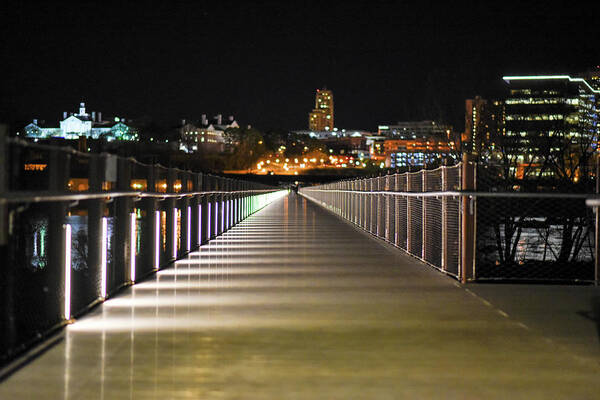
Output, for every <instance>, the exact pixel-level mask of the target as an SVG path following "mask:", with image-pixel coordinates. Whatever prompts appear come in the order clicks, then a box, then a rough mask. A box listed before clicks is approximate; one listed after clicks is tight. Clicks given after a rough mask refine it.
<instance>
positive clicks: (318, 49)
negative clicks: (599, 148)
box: [0, 1, 600, 130]
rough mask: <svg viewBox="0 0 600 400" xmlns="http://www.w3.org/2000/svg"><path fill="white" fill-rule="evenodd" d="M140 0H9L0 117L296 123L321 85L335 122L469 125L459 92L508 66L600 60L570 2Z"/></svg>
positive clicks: (495, 90)
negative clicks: (83, 109) (96, 115)
mask: <svg viewBox="0 0 600 400" xmlns="http://www.w3.org/2000/svg"><path fill="white" fill-rule="evenodd" d="M133 3H134V2H125V1H123V2H120V3H109V2H97V3H89V2H84V1H82V2H76V3H64V2H60V1H59V2H46V3H33V2H31V3H28V2H13V3H8V4H6V3H5V4H4V6H3V7H4V8H5V12H4V13H3V16H2V27H1V28H0V29H1V30H2V40H3V46H2V51H3V54H2V62H3V64H4V67H3V68H5V71H7V72H5V73H4V74H3V75H2V77H3V81H4V82H3V83H2V86H3V90H2V100H1V103H0V106H1V107H2V110H1V111H2V114H1V117H2V118H3V119H5V120H8V121H10V122H13V123H14V122H15V121H20V120H30V119H32V118H40V119H47V120H51V121H58V119H59V118H60V117H61V116H62V112H63V111H70V112H72V111H76V107H77V105H78V103H79V102H80V101H82V100H83V101H85V102H86V104H87V106H88V111H91V110H97V111H101V112H102V113H103V115H104V116H113V115H118V116H122V117H130V118H135V117H142V116H149V117H153V118H155V119H157V120H159V121H162V122H164V123H176V121H178V120H179V119H181V118H188V119H199V118H200V115H201V114H203V113H206V114H208V115H209V116H211V115H215V114H217V113H222V114H224V115H230V114H233V115H235V116H236V119H237V120H238V121H240V122H241V123H243V124H252V125H254V126H257V127H259V128H263V129H270V128H283V129H305V128H306V127H307V114H308V112H309V111H310V109H311V108H312V107H313V105H314V91H315V89H317V88H319V87H323V86H326V87H327V88H329V89H332V90H333V92H334V99H335V107H336V109H335V117H336V126H338V127H340V128H356V129H365V130H376V129H377V125H378V124H382V123H393V122H395V121H400V120H422V119H438V120H441V121H445V122H449V123H452V124H453V125H455V127H456V128H457V129H462V125H463V118H464V99H465V98H468V97H472V96H474V95H478V94H479V95H482V96H484V97H493V96H501V94H502V93H503V89H504V84H503V81H502V79H501V78H502V76H503V75H508V74H528V73H533V74H540V73H574V72H580V71H584V70H588V69H591V68H593V67H594V66H596V65H598V64H600V47H599V45H600V33H599V31H600V7H599V6H598V5H593V6H590V5H584V4H585V3H584V2H577V1H569V2H563V3H559V5H554V2H552V3H551V2H537V1H535V2H527V5H522V4H521V5H519V3H516V2H515V3H511V2H497V3H492V2H487V1H479V2H467V3H456V2H447V5H445V6H439V5H437V2H426V1H421V2H391V1H364V2H358V1H345V2H339V4H338V3H337V2H335V3H331V2H326V1H321V2H301V1H297V2H289V3H288V2H284V1H263V2H245V3H242V4H240V3H238V2H227V1H219V2H205V1H198V2H193V3H188V2H176V3H171V2H167V1H165V2H157V3H146V5H141V4H137V2H136V4H135V5H134V4H133ZM140 3H141V2H140ZM597 3H598V2H596V4H597ZM149 4H151V5H149Z"/></svg>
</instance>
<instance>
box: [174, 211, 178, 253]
mask: <svg viewBox="0 0 600 400" xmlns="http://www.w3.org/2000/svg"><path fill="white" fill-rule="evenodd" d="M173 258H177V209H176V208H174V209H173Z"/></svg>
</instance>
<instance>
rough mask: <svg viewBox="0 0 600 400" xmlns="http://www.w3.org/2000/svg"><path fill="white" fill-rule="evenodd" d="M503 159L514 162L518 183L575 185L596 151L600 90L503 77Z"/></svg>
mask: <svg viewBox="0 0 600 400" xmlns="http://www.w3.org/2000/svg"><path fill="white" fill-rule="evenodd" d="M504 80H505V81H506V83H507V84H508V85H509V95H508V97H507V98H506V100H505V115H504V131H503V134H504V135H503V137H502V138H501V140H502V143H501V144H502V149H501V152H502V157H504V159H505V160H506V159H510V160H511V161H512V160H514V161H515V163H513V165H512V166H511V167H510V168H511V170H512V171H511V172H512V173H513V174H514V176H515V177H516V178H531V177H537V176H539V175H541V177H557V176H558V177H561V178H568V179H570V180H573V181H577V180H578V177H579V176H580V174H581V173H582V172H585V171H582V169H583V168H587V166H586V164H585V163H584V162H582V161H581V160H589V159H590V157H591V154H592V153H593V152H594V151H595V150H596V148H597V143H598V134H599V126H600V114H599V109H598V105H599V104H598V96H599V95H600V90H599V89H596V88H594V86H592V85H591V84H590V83H589V82H588V81H587V80H586V79H584V78H579V77H571V76H568V75H546V76H505V77H504Z"/></svg>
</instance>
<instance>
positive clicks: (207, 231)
mask: <svg viewBox="0 0 600 400" xmlns="http://www.w3.org/2000/svg"><path fill="white" fill-rule="evenodd" d="M210 205H211V202H210V201H209V202H208V218H207V220H206V238H207V240H210Z"/></svg>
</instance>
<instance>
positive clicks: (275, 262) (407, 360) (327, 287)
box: [0, 194, 600, 399]
mask: <svg viewBox="0 0 600 400" xmlns="http://www.w3.org/2000/svg"><path fill="white" fill-rule="evenodd" d="M527 288H529V289H531V291H530V293H529V294H527V295H525V294H524V293H525V292H524V290H525V289H527ZM535 288H536V287H534V286H520V287H515V286H511V285H476V284H471V285H469V286H468V287H466V286H462V285H460V284H459V283H458V282H456V281H454V280H453V279H451V278H449V277H447V276H444V275H442V274H440V273H438V272H436V271H435V270H433V269H432V268H430V267H428V266H426V265H424V264H422V263H421V262H419V261H417V260H415V259H414V258H412V257H410V256H408V255H406V254H404V253H403V252H402V251H400V250H398V249H395V248H391V247H390V246H389V245H387V244H384V243H383V242H381V241H379V240H377V239H374V238H372V237H370V236H369V235H368V234H366V233H365V232H363V231H360V230H359V229H357V228H355V227H353V226H351V225H350V224H349V223H346V222H343V221H342V220H341V219H340V218H338V217H337V216H335V215H333V214H332V213H330V212H328V211H326V210H324V209H322V208H320V207H318V206H316V205H315V204H313V203H311V202H310V201H308V200H306V199H304V198H302V197H299V196H297V195H293V194H292V195H290V196H287V197H284V198H282V199H279V200H277V201H276V202H274V203H272V204H271V205H269V206H267V207H265V208H264V209H263V210H261V211H259V212H257V213H256V214H254V215H252V216H251V217H249V218H248V219H247V220H245V221H243V222H241V223H240V224H239V225H237V226H235V227H234V228H232V229H231V230H230V231H228V232H226V233H225V234H224V235H223V236H221V237H219V238H218V239H216V240H213V241H211V242H210V243H209V244H208V245H205V246H203V247H202V248H201V250H200V251H199V252H195V253H192V254H191V255H190V256H189V257H188V258H186V259H183V260H180V261H178V262H176V264H175V265H174V266H172V267H170V268H167V269H163V270H160V271H158V273H157V274H156V275H154V276H152V277H151V278H149V279H148V280H145V281H143V282H141V283H139V284H136V285H134V286H132V287H129V288H128V289H127V290H125V291H124V293H123V294H122V295H119V296H117V297H115V298H112V299H109V300H107V301H106V302H105V303H103V304H102V305H101V306H99V307H97V308H96V309H94V310H93V311H92V312H91V313H89V314H88V315H86V316H84V317H83V318H81V319H80V320H78V321H76V322H75V323H73V324H72V325H70V326H68V327H67V328H66V329H65V330H64V332H63V333H62V340H59V341H57V343H56V344H55V345H53V346H51V347H49V348H48V349H47V350H46V351H44V352H43V353H41V355H39V356H38V357H37V358H34V359H33V360H32V361H31V362H30V363H29V364H28V365H26V366H24V367H23V368H21V369H19V370H17V371H16V372H15V373H13V374H12V375H10V376H9V377H8V378H7V379H6V380H5V381H4V382H2V383H0V398H1V399H42V398H51V399H133V398H136V399H255V398H256V399H259V398H260V399H262V398H266V399H397V398H410V399H422V398H443V399H453V398H455V399H493V398H497V399H506V398H511V399H536V398H549V397H550V398H563V399H574V398H577V399H581V398H589V399H592V398H598V396H599V395H600V379H598V377H600V364H599V360H600V356H599V355H598V337H597V336H596V335H595V332H594V330H595V329H596V325H595V323H594V321H593V320H594V314H593V312H595V311H594V310H591V311H590V310H587V309H585V308H584V309H579V308H578V307H579V305H578V304H573V305H572V308H574V309H575V310H573V312H572V313H570V311H569V312H567V311H568V310H566V308H568V307H567V306H565V304H567V305H569V306H570V305H571V303H573V302H574V300H573V297H570V296H571V295H573V296H575V295H574V293H575V292H574V291H571V290H570V289H569V288H566V287H560V286H538V288H540V289H541V291H542V292H543V295H542V297H543V298H544V299H545V300H544V301H548V299H552V300H553V301H554V303H552V304H553V305H550V304H549V305H547V306H548V307H549V308H552V307H554V305H559V304H562V308H561V307H558V306H557V307H556V309H557V310H558V311H557V313H556V318H557V319H553V318H552V314H551V312H552V310H546V311H547V313H546V314H545V315H546V318H545V319H544V318H537V319H536V317H535V316H534V317H532V318H530V320H528V318H529V317H528V315H529V313H528V312H527V310H530V311H531V310H534V311H536V312H539V311H540V305H539V304H537V305H536V304H535V301H536V297H535V295H534V294H532V293H534V292H535ZM553 288H554V289H553ZM572 288H573V287H572ZM574 289H578V290H579V291H578V292H577V293H585V295H586V296H588V297H589V298H594V296H597V295H598V291H597V289H596V288H593V287H574ZM512 295H514V296H516V297H511V296H512ZM519 296H520V297H519ZM561 296H562V297H564V299H566V298H569V299H571V302H569V301H566V302H565V301H563V300H564V299H563V298H561ZM509 297H510V299H509V300H506V299H507V298H509ZM486 298H488V299H492V300H490V301H488V300H486ZM595 298H596V299H597V297H595ZM515 299H527V300H528V302H527V301H525V302H522V304H520V306H519V305H518V304H515ZM503 301H505V303H506V306H507V307H508V308H510V309H514V310H516V312H517V314H518V318H517V317H515V316H513V315H512V314H511V313H507V312H506V311H504V310H503V309H502V307H501V306H499V305H502V304H503ZM529 304H533V305H532V306H531V307H530V306H529ZM528 307H530V308H528ZM536 307H537V308H536ZM588 308H589V307H588ZM519 310H520V314H519ZM576 311H579V312H580V313H581V314H582V315H581V316H580V315H577V313H576ZM542 312H543V311H542ZM586 313H587V314H586ZM567 314H568V316H567V317H565V318H566V319H565V321H569V320H568V318H571V314H573V315H575V318H578V320H577V321H581V322H577V323H580V324H581V326H579V325H578V326H577V327H578V329H579V328H580V333H581V335H580V336H578V335H577V334H573V332H571V336H569V334H567V335H563V336H560V335H561V331H560V328H557V330H556V332H558V333H557V334H556V337H553V336H552V335H553V333H552V332H554V331H552V326H553V325H560V324H561V320H560V318H562V317H561V315H567ZM586 316H587V317H589V318H587V319H586V318H585V317H586ZM596 317H597V316H596ZM577 323H576V324H577ZM548 327H550V328H548ZM546 328H547V329H546ZM590 332H591V333H590ZM586 335H587V336H586Z"/></svg>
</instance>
